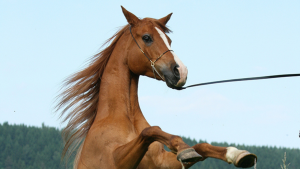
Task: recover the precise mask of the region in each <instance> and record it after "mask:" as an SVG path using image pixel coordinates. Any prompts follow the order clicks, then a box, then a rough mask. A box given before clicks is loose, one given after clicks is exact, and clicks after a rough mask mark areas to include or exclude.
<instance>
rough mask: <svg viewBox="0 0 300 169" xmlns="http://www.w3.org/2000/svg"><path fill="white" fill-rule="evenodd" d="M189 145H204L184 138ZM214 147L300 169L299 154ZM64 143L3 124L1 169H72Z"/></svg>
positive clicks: (264, 167) (205, 167)
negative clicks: (64, 155)
mask: <svg viewBox="0 0 300 169" xmlns="http://www.w3.org/2000/svg"><path fill="white" fill-rule="evenodd" d="M183 140H184V141H185V142H186V143H187V144H189V145H195V144H197V143H202V142H204V141H203V140H200V141H196V140H194V139H193V140H192V139H190V138H186V137H183ZM211 144H212V145H215V146H226V147H227V146H235V147H237V148H238V149H245V150H248V151H250V152H252V153H255V154H256V155H257V156H258V163H257V169H280V165H281V164H282V158H283V155H284V152H286V154H287V164H288V163H290V165H289V167H288V169H299V168H300V150H299V149H289V148H276V147H268V146H262V147H261V146H245V145H235V144H227V143H216V142H212V143H211ZM62 148H63V142H62V139H61V131H60V130H58V129H56V128H53V127H47V126H45V125H42V127H41V128H39V127H28V126H25V125H9V124H8V123H7V122H5V123H3V124H0V169H66V168H68V169H69V168H72V167H71V163H72V159H71V160H70V161H69V165H68V167H66V165H65V162H61V152H62ZM230 168H232V169H233V168H235V167H234V166H233V165H232V164H231V165H229V164H227V163H225V162H223V161H221V160H216V159H206V160H205V161H203V162H198V163H197V164H195V165H194V166H193V167H191V169H230Z"/></svg>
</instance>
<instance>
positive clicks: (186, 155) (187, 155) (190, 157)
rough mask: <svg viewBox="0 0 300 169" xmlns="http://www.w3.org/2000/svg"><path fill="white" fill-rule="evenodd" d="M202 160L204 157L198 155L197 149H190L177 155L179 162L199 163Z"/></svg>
mask: <svg viewBox="0 0 300 169" xmlns="http://www.w3.org/2000/svg"><path fill="white" fill-rule="evenodd" d="M201 159H202V156H201V155H200V154H198V153H197V152H196V151H195V149H193V148H188V149H184V150H182V151H180V152H178V153H177V160H178V161H180V160H181V161H182V162H197V161H199V160H201Z"/></svg>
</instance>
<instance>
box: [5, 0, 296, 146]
mask: <svg viewBox="0 0 300 169" xmlns="http://www.w3.org/2000/svg"><path fill="white" fill-rule="evenodd" d="M120 5H123V6H124V7H125V8H126V9H127V10H129V11H131V12H132V13H134V14H135V15H136V16H138V17H141V18H143V17H152V18H161V17H164V16H166V15H167V14H169V13H171V12H173V15H172V18H171V20H170V21H169V23H168V26H169V27H170V28H171V29H172V30H173V33H171V34H170V35H169V36H170V38H171V39H172V41H173V42H172V49H173V50H174V51H175V52H176V54H177V55H178V56H179V57H180V59H181V60H182V61H183V63H184V64H185V65H186V66H187V67H188V70H189V74H188V81H187V85H190V84H194V83H200V82H208V81H214V80H223V79H231V78H241V77H252V76H265V75H274V74H284V73H300V69H299V64H300V31H299V30H300V22H299V21H300V10H299V8H300V2H299V1H276V0H273V1H156V0H154V1H126V2H122V1H109V2H108V1H106V2H105V3H103V1H89V2H83V1H51V2H50V1H48V2H42V1H14V0H10V1H8V0H7V1H6V0H4V1H0V75H1V76H0V77H1V83H0V123H3V122H5V121H8V122H9V123H10V124H21V123H24V124H26V125H34V126H41V124H42V123H45V124H46V125H48V126H54V127H59V128H61V127H63V126H64V124H62V125H61V124H60V121H59V120H57V118H58V115H57V114H55V113H54V110H53V107H54V105H55V99H54V98H55V96H56V95H57V94H58V90H59V88H60V86H61V84H62V83H61V82H62V81H63V80H64V79H65V78H66V77H68V76H69V75H70V74H72V73H74V72H76V71H78V70H80V69H82V68H83V67H84V66H85V63H86V61H87V60H88V58H89V57H91V56H92V55H93V54H95V53H97V52H98V51H99V47H100V46H101V45H102V43H103V42H104V41H105V40H106V39H108V38H109V37H111V36H112V35H113V34H114V33H115V32H116V31H117V30H118V28H119V27H120V26H123V25H125V24H126V19H125V18H124V16H123V14H122V11H121V7H120ZM299 84H300V78H284V79H274V80H262V81H249V82H237V83H226V84H216V85H210V86H203V87H197V88H190V89H187V90H184V91H175V90H172V89H169V88H168V87H167V86H166V85H165V84H164V83H162V82H159V81H156V80H154V79H149V78H147V77H142V78H141V80H140V86H139V99H140V105H141V108H142V111H143V113H144V115H145V117H146V118H147V120H148V121H149V123H150V124H151V125H158V126H160V127H161V128H162V129H163V130H164V131H166V132H168V133H171V134H176V135H183V136H187V137H191V138H195V139H197V140H198V139H202V140H207V141H208V142H211V141H217V142H223V141H226V142H229V143H238V144H246V145H270V146H277V147H278V146H281V147H282V146H284V147H291V148H300V138H299V130H300V104H299V101H300V88H299Z"/></svg>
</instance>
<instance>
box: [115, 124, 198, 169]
mask: <svg viewBox="0 0 300 169" xmlns="http://www.w3.org/2000/svg"><path fill="white" fill-rule="evenodd" d="M154 141H158V142H160V143H162V144H164V145H166V146H167V147H168V148H169V149H170V150H171V151H172V152H174V153H177V154H178V155H180V160H182V161H185V162H189V161H199V159H201V158H202V157H201V156H200V155H199V154H198V153H196V151H195V150H194V149H193V148H191V147H190V146H189V145H187V144H186V143H184V142H183V141H182V138H181V137H179V136H174V135H171V134H168V133H166V132H163V131H162V130H161V129H160V128H159V127H156V126H155V127H148V128H145V129H144V130H143V131H142V132H141V134H140V135H139V136H138V137H137V138H135V139H134V140H132V141H130V142H129V143H127V144H125V145H122V146H120V147H118V148H116V149H115V150H114V152H113V156H114V160H115V165H116V167H117V168H122V169H133V168H136V167H137V166H138V165H139V163H140V161H141V160H142V158H143V157H144V155H145V153H146V152H147V151H148V147H149V145H150V144H151V143H153V142H154Z"/></svg>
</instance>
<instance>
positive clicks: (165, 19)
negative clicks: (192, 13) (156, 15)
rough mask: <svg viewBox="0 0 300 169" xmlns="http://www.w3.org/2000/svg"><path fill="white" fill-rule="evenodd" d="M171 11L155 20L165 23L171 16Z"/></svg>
mask: <svg viewBox="0 0 300 169" xmlns="http://www.w3.org/2000/svg"><path fill="white" fill-rule="evenodd" d="M172 14H173V13H170V14H169V15H167V16H165V17H163V18H160V19H158V20H157V21H158V22H160V23H161V24H163V25H166V24H167V23H168V21H169V20H170V18H171V16H172Z"/></svg>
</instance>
